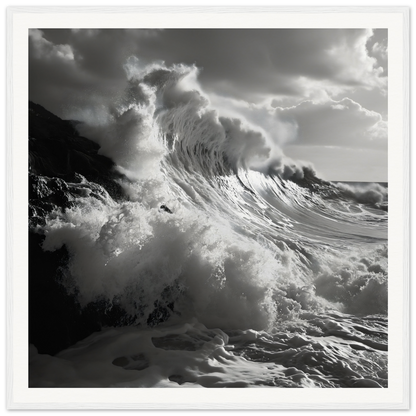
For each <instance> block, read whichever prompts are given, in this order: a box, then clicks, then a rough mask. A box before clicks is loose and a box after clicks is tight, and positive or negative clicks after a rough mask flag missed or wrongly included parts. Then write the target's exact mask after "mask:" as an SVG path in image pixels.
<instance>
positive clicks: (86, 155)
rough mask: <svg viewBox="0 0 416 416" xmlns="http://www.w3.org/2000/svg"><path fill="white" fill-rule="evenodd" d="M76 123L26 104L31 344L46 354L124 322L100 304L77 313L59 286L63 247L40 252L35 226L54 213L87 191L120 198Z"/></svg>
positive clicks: (106, 166)
mask: <svg viewBox="0 0 416 416" xmlns="http://www.w3.org/2000/svg"><path fill="white" fill-rule="evenodd" d="M75 124H76V123H75V122H73V121H65V120H61V119H60V118H59V117H57V116H55V115H53V114H52V113H50V112H49V111H47V110H46V109H45V108H43V107H41V106H40V105H38V104H34V103H32V102H30V103H29V247H28V249H29V282H28V284H29V343H31V344H34V345H35V346H36V348H37V349H38V351H39V352H40V353H47V354H55V353H57V352H59V351H60V350H62V349H64V348H67V347H68V346H70V345H73V344H74V343H76V342H77V341H79V340H81V339H83V338H85V337H86V336H88V335H89V334H91V333H92V332H94V331H98V330H99V329H100V328H101V327H102V326H107V325H117V324H120V323H124V320H125V319H126V317H125V314H124V313H123V311H122V310H119V309H117V307H113V308H112V309H111V311H108V310H106V309H107V308H106V306H107V305H105V304H104V303H100V302H97V303H95V304H93V305H89V306H88V307H87V308H85V309H83V310H81V308H80V307H79V305H78V304H77V302H76V300H75V298H74V297H72V296H69V295H68V294H67V292H66V290H65V288H64V287H63V286H62V285H61V283H60V282H59V281H60V279H61V277H62V275H63V273H65V267H66V265H67V263H68V260H69V254H68V252H67V250H66V248H65V247H62V248H61V249H60V250H57V251H55V252H45V251H43V249H42V242H43V240H44V236H43V234H42V231H41V229H39V227H37V226H38V225H41V224H43V223H44V221H45V216H46V215H47V214H48V213H50V212H51V211H52V210H53V209H60V210H65V209H67V208H68V207H70V206H72V205H73V204H76V201H77V198H80V197H81V196H82V195H85V191H86V190H87V191H88V195H89V196H92V197H96V198H101V197H102V196H103V194H104V193H108V194H109V195H110V196H111V197H112V198H113V199H116V200H121V199H122V198H123V193H122V189H121V186H120V185H119V183H118V182H117V180H118V179H120V178H121V176H120V175H119V174H118V173H117V172H115V171H114V170H113V167H114V164H113V162H112V161H111V160H110V159H108V158H106V157H104V156H102V155H100V154H99V153H98V151H99V146H98V145H97V144H96V143H94V142H92V141H90V140H88V139H86V138H84V137H81V136H80V135H79V134H78V132H77V131H76V128H75Z"/></svg>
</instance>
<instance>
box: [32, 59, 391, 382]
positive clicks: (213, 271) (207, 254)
mask: <svg viewBox="0 0 416 416" xmlns="http://www.w3.org/2000/svg"><path fill="white" fill-rule="evenodd" d="M126 70H127V74H128V77H129V86H130V87H129V89H128V90H127V91H126V92H124V95H123V96H122V98H120V99H119V100H118V102H117V105H115V108H113V109H112V111H111V112H109V115H108V117H107V118H106V119H105V120H104V121H103V120H100V121H99V122H98V121H96V122H91V121H90V122H85V123H82V124H80V125H79V126H78V128H79V130H80V132H81V134H83V135H84V136H85V137H88V138H91V139H92V140H95V141H96V142H98V143H99V145H100V146H101V152H102V153H103V154H104V155H106V156H109V157H111V158H112V159H113V160H114V162H115V163H116V165H117V169H118V170H119V172H120V173H122V174H123V175H124V179H120V184H121V186H122V187H123V190H124V193H125V198H124V199H122V200H120V201H115V200H113V199H112V198H111V197H110V196H109V194H108V193H107V192H106V191H105V190H104V188H102V187H100V186H99V185H97V184H91V183H89V182H88V181H87V180H86V179H85V178H83V177H82V176H80V175H79V177H78V178H79V180H78V181H77V182H76V183H73V184H70V186H73V187H74V188H76V189H78V190H79V192H78V193H79V195H80V197H79V198H78V199H77V200H76V203H75V204H74V206H73V207H72V208H68V209H66V210H61V209H58V208H57V209H56V210H55V211H54V212H52V213H51V214H49V215H48V217H47V218H46V221H45V224H44V225H39V226H38V229H37V231H38V232H40V233H43V234H44V235H45V240H44V243H43V249H44V250H45V251H54V250H57V249H59V248H61V247H63V246H65V247H66V248H67V250H68V252H69V254H70V259H69V262H68V264H67V265H66V266H65V268H64V271H63V277H62V281H61V283H62V285H63V287H64V288H65V289H66V291H67V292H68V293H70V294H71V295H72V296H74V297H75V298H76V299H77V302H78V303H79V305H80V307H81V308H85V307H87V306H88V305H91V304H92V303H93V302H97V301H101V302H104V303H105V304H106V305H107V306H106V307H107V308H108V310H111V308H113V307H115V306H117V307H119V308H121V309H122V310H123V311H124V312H125V320H124V321H123V322H124V324H122V323H120V325H119V326H116V327H109V328H103V329H102V330H101V331H100V332H97V333H94V334H92V335H90V336H89V337H88V338H86V339H84V340H83V341H81V342H79V343H77V344H76V345H74V346H72V347H70V348H68V349H66V350H64V351H61V352H59V353H58V354H56V355H55V356H50V355H47V354H39V353H38V351H37V349H36V345H31V346H30V359H29V361H30V376H29V385H30V386H31V387H318V388H324V387H387V386H388V374H387V345H388V339H387V334H388V325H387V323H388V320H387V295H388V290H387V289H388V282H387V271H388V254H387V204H388V188H387V186H386V184H370V183H354V184H352V183H331V182H326V181H323V180H320V179H319V178H317V177H316V175H315V173H314V172H313V170H312V168H311V167H308V166H302V165H299V164H297V163H294V162H293V161H291V160H289V159H287V158H285V157H284V155H283V153H282V152H281V150H280V149H279V148H277V147H275V146H274V144H273V143H272V142H271V141H270V140H269V139H268V136H267V134H266V133H265V132H263V131H259V130H256V129H254V128H253V127H252V126H250V125H247V124H245V123H244V122H243V121H242V120H241V119H238V118H227V117H221V116H220V115H218V113H217V112H216V111H215V109H213V108H211V106H210V103H209V100H208V99H207V98H206V97H205V96H204V94H203V92H201V91H199V90H197V89H191V88H190V87H189V83H187V82H186V80H187V79H188V78H189V77H190V76H192V74H193V71H194V68H188V67H185V66H174V67H171V68H167V67H164V66H152V67H147V68H145V69H143V68H139V67H138V66H137V63H136V62H134V61H133V62H131V63H130V66H129V67H128V68H127V69H126Z"/></svg>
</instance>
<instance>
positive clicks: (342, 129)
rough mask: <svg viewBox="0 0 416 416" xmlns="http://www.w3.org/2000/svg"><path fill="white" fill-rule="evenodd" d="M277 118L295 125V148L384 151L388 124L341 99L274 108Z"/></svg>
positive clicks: (352, 103) (305, 102) (376, 115)
mask: <svg viewBox="0 0 416 416" xmlns="http://www.w3.org/2000/svg"><path fill="white" fill-rule="evenodd" d="M276 116H278V117H279V118H280V119H282V120H284V121H286V122H288V123H289V122H291V123H293V124H295V125H297V138H296V144H298V145H299V144H305V145H309V146H311V145H315V146H317V145H321V146H341V147H360V148H369V147H370V148H376V149H385V148H386V146H387V123H386V122H385V121H383V119H382V117H381V115H380V114H379V113H376V112H374V111H370V110H367V109H365V108H364V107H362V106H361V105H360V104H358V103H356V102H355V101H353V100H351V99H349V98H344V99H342V100H340V101H334V100H329V101H327V102H323V103H315V102H313V101H304V102H302V103H300V104H299V105H297V106H293V107H287V108H282V107H278V108H276Z"/></svg>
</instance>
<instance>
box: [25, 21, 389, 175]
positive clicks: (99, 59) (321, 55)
mask: <svg viewBox="0 0 416 416" xmlns="http://www.w3.org/2000/svg"><path fill="white" fill-rule="evenodd" d="M387 54H388V47H387V31H386V30H383V29H378V30H371V29H267V30H266V29H215V30H214V29H168V30H162V29H146V30H144V29H137V30H135V29H126V30H124V29H102V30H100V29H90V30H88V29H82V30H78V29H76V30H75V29H45V30H43V29H33V30H31V31H30V33H29V97H30V99H31V100H32V101H34V102H37V103H39V104H41V105H43V106H45V107H46V108H47V109H48V110H50V111H52V112H54V113H55V114H57V115H58V116H60V117H63V118H77V119H82V118H83V117H84V118H86V117H87V116H88V117H91V116H93V117H95V118H99V117H103V116H104V113H105V108H108V106H109V105H111V103H113V104H115V103H117V102H118V100H120V99H121V97H122V96H123V91H124V90H125V89H126V88H127V87H128V81H127V77H126V67H125V65H126V62H128V60H129V59H131V57H135V58H137V59H138V64H139V65H142V66H143V67H145V66H146V65H149V64H151V63H154V62H158V61H159V62H164V63H165V64H166V65H167V66H170V65H173V64H180V63H182V64H186V65H190V66H192V65H194V66H196V67H197V68H199V71H198V80H197V82H198V85H200V88H201V90H203V91H204V92H205V93H206V95H207V97H209V98H210V101H211V102H212V103H215V104H220V108H222V109H223V112H224V113H227V112H228V113H230V114H225V115H227V116H229V115H235V116H240V115H241V116H244V117H245V119H246V120H247V121H248V122H249V123H251V124H253V125H255V126H256V127H257V128H259V129H263V130H264V131H265V132H266V134H268V136H270V137H271V138H272V140H273V141H274V142H276V143H278V144H279V145H282V144H285V143H290V144H292V145H293V144H294V145H296V146H299V147H301V146H303V145H304V146H336V147H340V148H343V147H348V148H352V147H354V148H360V149H361V148H362V149H373V150H374V149H375V150H377V151H378V152H381V153H383V152H384V153H385V152H386V151H387ZM231 113H233V114H231ZM220 115H221V114H220ZM292 149H293V148H292ZM295 153H296V152H295ZM293 156H295V157H296V154H295V155H292V157H293ZM383 157H384V156H383ZM318 170H319V166H318ZM384 171H385V172H386V168H385V169H384ZM385 172H384V173H383V174H382V175H384V176H385Z"/></svg>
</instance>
